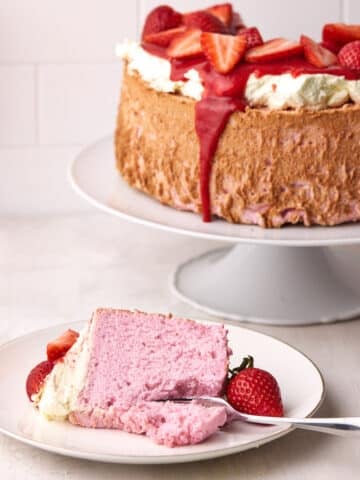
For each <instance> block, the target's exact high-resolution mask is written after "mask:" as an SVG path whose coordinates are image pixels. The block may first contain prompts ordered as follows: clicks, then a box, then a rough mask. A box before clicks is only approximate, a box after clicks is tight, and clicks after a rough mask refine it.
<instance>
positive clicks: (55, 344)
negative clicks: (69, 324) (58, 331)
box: [47, 329, 79, 362]
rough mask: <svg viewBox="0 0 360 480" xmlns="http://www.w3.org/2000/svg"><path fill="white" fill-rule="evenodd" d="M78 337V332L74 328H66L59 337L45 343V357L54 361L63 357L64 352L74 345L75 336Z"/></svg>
mask: <svg viewBox="0 0 360 480" xmlns="http://www.w3.org/2000/svg"><path fill="white" fill-rule="evenodd" d="M78 337H79V334H78V332H75V331H74V330H70V329H69V330H67V331H66V332H64V333H63V334H62V335H60V337H58V338H56V339H55V340H53V341H52V342H50V343H48V345H47V358H48V360H50V361H52V362H55V361H56V360H58V359H59V358H61V357H63V356H64V355H65V353H66V352H67V351H68V350H70V348H71V347H72V346H73V345H74V343H75V342H76V340H77V338H78Z"/></svg>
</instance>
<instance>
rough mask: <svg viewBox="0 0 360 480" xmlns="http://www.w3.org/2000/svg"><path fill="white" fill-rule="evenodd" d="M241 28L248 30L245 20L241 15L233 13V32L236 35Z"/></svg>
mask: <svg viewBox="0 0 360 480" xmlns="http://www.w3.org/2000/svg"><path fill="white" fill-rule="evenodd" d="M241 28H246V27H245V23H244V20H243V19H242V17H241V15H240V13H238V12H233V18H232V22H231V31H232V32H234V33H236V32H237V31H238V30H240V29H241Z"/></svg>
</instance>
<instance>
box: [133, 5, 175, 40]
mask: <svg viewBox="0 0 360 480" xmlns="http://www.w3.org/2000/svg"><path fill="white" fill-rule="evenodd" d="M181 23H182V15H181V13H178V12H176V11H175V10H174V9H173V8H171V7H168V6H167V5H160V6H159V7H157V8H154V10H152V11H151V12H150V13H149V15H148V16H147V17H146V20H145V24H144V28H143V31H142V35H141V38H142V40H145V37H146V36H147V35H152V34H153V33H159V32H162V31H164V30H170V29H172V28H176V27H179V26H180V25H181Z"/></svg>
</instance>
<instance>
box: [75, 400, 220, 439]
mask: <svg viewBox="0 0 360 480" xmlns="http://www.w3.org/2000/svg"><path fill="white" fill-rule="evenodd" d="M226 420H227V416H226V412H225V409H224V408H223V407H205V406H202V405H199V404H195V403H191V404H178V403H173V402H165V403H162V402H144V403H141V404H137V405H134V406H133V407H131V408H130V409H129V410H127V411H125V412H123V411H121V410H119V409H116V408H114V407H110V408H109V409H108V410H102V409H97V410H95V411H92V412H91V413H90V412H83V413H80V412H78V413H72V414H71V422H72V423H74V424H77V425H82V426H85V427H92V428H115V429H120V430H124V431H125V432H129V433H136V434H140V435H141V434H145V435H147V436H148V437H150V438H151V439H152V440H153V441H154V442H156V443H158V444H160V445H165V446H167V447H176V446H183V445H193V444H196V443H200V442H202V441H203V440H204V439H205V438H207V437H209V436H210V435H212V434H213V433H214V432H216V431H217V430H218V428H219V427H222V426H223V425H224V424H225V423H226Z"/></svg>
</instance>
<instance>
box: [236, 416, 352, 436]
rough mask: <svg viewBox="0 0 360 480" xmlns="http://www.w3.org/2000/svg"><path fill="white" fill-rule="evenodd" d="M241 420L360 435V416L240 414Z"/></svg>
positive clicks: (343, 434)
mask: <svg viewBox="0 0 360 480" xmlns="http://www.w3.org/2000/svg"><path fill="white" fill-rule="evenodd" d="M239 420H242V421H244V420H245V421H246V422H248V423H260V424H263V425H264V424H269V425H283V424H290V425H292V426H293V427H296V428H302V429H305V430H315V431H317V432H323V433H329V434H332V435H340V436H344V437H347V436H349V437H351V436H359V437H360V417H346V418H285V417H258V416H255V415H244V414H241V418H240V416H239Z"/></svg>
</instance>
